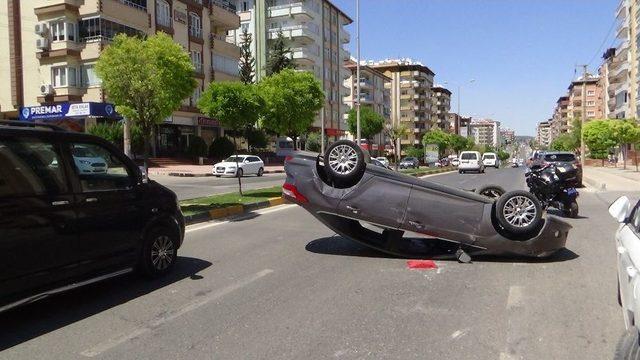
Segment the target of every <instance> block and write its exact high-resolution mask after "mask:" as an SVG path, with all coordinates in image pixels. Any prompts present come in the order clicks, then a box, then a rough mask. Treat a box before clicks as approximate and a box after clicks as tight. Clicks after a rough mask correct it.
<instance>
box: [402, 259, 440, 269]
mask: <svg viewBox="0 0 640 360" xmlns="http://www.w3.org/2000/svg"><path fill="white" fill-rule="evenodd" d="M407 267H408V268H409V269H426V270H429V269H437V268H438V265H436V262H435V261H433V260H407Z"/></svg>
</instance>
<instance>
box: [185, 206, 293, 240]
mask: <svg viewBox="0 0 640 360" xmlns="http://www.w3.org/2000/svg"><path fill="white" fill-rule="evenodd" d="M295 206H298V205H296V204H285V205H279V206H273V207H270V208H266V209H262V210H256V211H253V212H251V213H247V214H244V215H242V216H240V217H239V218H242V217H249V216H251V215H252V214H259V215H266V214H270V213H272V212H277V211H281V210H286V209H290V208H292V207H295ZM230 222H232V221H231V220H224V221H212V222H207V223H205V224H204V225H195V224H194V225H189V226H187V229H186V230H185V233H187V234H188V233H190V232H193V231H198V230H204V229H209V228H212V227H214V226H220V225H224V224H228V223H230Z"/></svg>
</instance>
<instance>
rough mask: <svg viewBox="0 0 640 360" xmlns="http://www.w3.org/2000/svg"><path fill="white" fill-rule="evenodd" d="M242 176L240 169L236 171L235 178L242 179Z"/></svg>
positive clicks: (242, 172)
mask: <svg viewBox="0 0 640 360" xmlns="http://www.w3.org/2000/svg"><path fill="white" fill-rule="evenodd" d="M242 175H244V171H242V169H238V171H236V177H242Z"/></svg>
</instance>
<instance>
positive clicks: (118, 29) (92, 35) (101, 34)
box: [78, 17, 143, 42]
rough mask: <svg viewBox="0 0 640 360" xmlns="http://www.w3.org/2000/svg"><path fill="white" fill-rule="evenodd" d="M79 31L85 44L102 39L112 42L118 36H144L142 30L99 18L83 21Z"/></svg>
mask: <svg viewBox="0 0 640 360" xmlns="http://www.w3.org/2000/svg"><path fill="white" fill-rule="evenodd" d="M78 29H79V32H80V41H83V42H89V41H93V40H100V39H107V40H111V39H113V37H115V36H116V35H117V34H127V35H128V36H138V35H142V34H143V33H142V32H141V31H140V30H137V29H134V28H132V27H129V26H126V25H122V24H118V23H116V22H113V21H110V20H105V19H102V18H98V17H96V18H90V19H84V20H81V21H80V23H79V25H78Z"/></svg>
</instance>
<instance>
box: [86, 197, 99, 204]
mask: <svg viewBox="0 0 640 360" xmlns="http://www.w3.org/2000/svg"><path fill="white" fill-rule="evenodd" d="M84 201H85V202H88V203H94V202H98V198H86V199H84Z"/></svg>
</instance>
